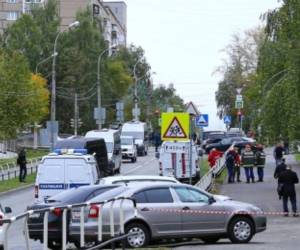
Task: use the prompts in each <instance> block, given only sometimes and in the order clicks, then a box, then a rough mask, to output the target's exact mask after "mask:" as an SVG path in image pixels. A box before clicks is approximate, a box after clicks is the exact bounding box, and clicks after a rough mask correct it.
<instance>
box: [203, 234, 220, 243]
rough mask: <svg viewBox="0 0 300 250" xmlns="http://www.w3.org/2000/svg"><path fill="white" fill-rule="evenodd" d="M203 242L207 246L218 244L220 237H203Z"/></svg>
mask: <svg viewBox="0 0 300 250" xmlns="http://www.w3.org/2000/svg"><path fill="white" fill-rule="evenodd" d="M200 239H201V240H202V241H204V243H206V244H214V243H216V242H217V241H218V240H219V239H220V237H217V236H207V237H201V238H200Z"/></svg>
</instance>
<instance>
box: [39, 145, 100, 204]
mask: <svg viewBox="0 0 300 250" xmlns="http://www.w3.org/2000/svg"><path fill="white" fill-rule="evenodd" d="M83 151H84V150H83ZM83 151H80V150H67V152H66V153H61V152H59V150H56V152H55V153H51V154H49V155H47V156H44V157H43V159H42V161H41V163H40V164H39V167H38V172H37V176H36V181H35V198H36V201H37V202H42V201H45V200H46V199H47V198H48V197H50V196H53V195H55V194H57V193H59V192H61V191H64V190H66V189H70V188H76V187H79V186H84V185H92V184H96V183H98V181H99V178H100V175H99V172H98V170H97V163H96V160H95V157H94V156H92V155H88V154H86V152H83Z"/></svg>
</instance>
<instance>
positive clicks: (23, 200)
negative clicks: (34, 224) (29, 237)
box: [0, 148, 158, 250]
mask: <svg viewBox="0 0 300 250" xmlns="http://www.w3.org/2000/svg"><path fill="white" fill-rule="evenodd" d="M121 174H122V175H145V174H146V175H158V163H157V160H156V158H155V157H154V151H153V149H152V148H151V149H150V150H149V153H148V155H147V156H143V157H138V159H137V162H135V163H131V162H130V161H123V163H122V166H121ZM0 202H1V204H2V206H3V207H4V206H10V207H11V208H12V210H13V214H14V215H16V214H19V213H22V212H24V211H25V210H26V207H27V206H28V205H31V204H32V203H33V202H34V189H33V188H28V189H26V190H22V191H19V192H16V193H13V194H9V195H3V196H0ZM23 226H24V221H23V220H22V221H19V222H16V223H14V224H13V225H12V226H11V228H10V229H9V249H10V250H23V249H25V240H24V236H23ZM30 243H31V247H32V250H40V249H42V245H41V244H40V243H39V242H36V241H31V242H30Z"/></svg>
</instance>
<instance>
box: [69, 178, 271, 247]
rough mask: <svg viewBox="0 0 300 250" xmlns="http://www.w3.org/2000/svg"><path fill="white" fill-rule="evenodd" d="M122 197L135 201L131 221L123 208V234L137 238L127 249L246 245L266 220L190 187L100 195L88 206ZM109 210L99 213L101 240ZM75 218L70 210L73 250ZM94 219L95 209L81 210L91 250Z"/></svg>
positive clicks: (254, 210)
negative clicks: (191, 242) (181, 242)
mask: <svg viewBox="0 0 300 250" xmlns="http://www.w3.org/2000/svg"><path fill="white" fill-rule="evenodd" d="M124 196H126V197H131V198H134V199H135V200H136V202H137V207H138V213H137V215H135V213H134V210H133V206H132V203H131V202H130V201H125V202H124V203H123V204H124V219H125V220H124V221H125V233H132V232H135V233H137V235H134V236H128V237H127V240H126V242H127V244H128V245H129V246H130V247H144V246H146V245H148V244H149V242H150V241H151V240H155V239H161V238H162V239H167V238H171V239H177V238H179V239H181V238H201V239H202V240H203V241H205V242H209V243H213V242H217V241H218V240H219V239H221V238H229V239H230V240H231V242H233V243H247V242H249V241H250V240H251V239H252V237H253V235H255V234H256V233H259V232H262V231H264V230H265V229H266V223H267V220H266V216H264V215H261V214H260V213H261V212H262V210H261V209H259V208H258V207H256V206H254V205H251V204H248V203H243V202H238V201H234V200H231V199H226V198H224V197H223V198H222V197H214V196H213V195H212V194H209V193H207V192H205V191H202V190H200V189H198V188H195V187H194V186H190V185H184V184H173V183H157V184H152V185H149V183H147V184H143V185H142V184H140V185H136V184H135V185H128V186H123V187H119V188H116V189H114V190H111V191H108V192H106V193H104V194H103V195H99V196H97V197H95V198H94V199H92V200H90V202H100V201H103V200H107V199H110V198H113V197H124ZM119 202H120V201H116V204H115V209H114V216H115V217H114V218H115V221H116V223H115V232H116V233H117V234H118V231H119V225H118V223H117V222H118V221H119V209H118V208H119ZM110 208H111V205H110V204H106V205H104V206H103V207H102V209H101V213H102V216H103V217H102V218H103V228H102V233H103V235H102V236H103V239H106V238H109V235H110V226H109V225H110V224H109V211H110ZM97 211H98V212H97ZM78 212H79V210H77V211H76V210H75V209H74V210H72V219H71V224H70V239H71V241H72V242H75V243H76V244H77V245H78V244H79V240H80V216H79V214H80V213H78ZM210 213H211V214H210ZM212 213H213V214H212ZM245 213H247V214H245ZM98 216H99V208H98V206H92V207H90V208H87V209H85V224H84V225H85V229H84V231H85V239H86V241H87V242H88V243H89V244H90V245H92V244H93V243H94V244H95V243H96V242H97V232H98V224H97V221H98Z"/></svg>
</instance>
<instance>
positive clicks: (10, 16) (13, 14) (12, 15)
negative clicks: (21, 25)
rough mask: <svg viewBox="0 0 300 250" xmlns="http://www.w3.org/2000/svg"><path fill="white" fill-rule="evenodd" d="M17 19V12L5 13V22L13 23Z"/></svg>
mask: <svg viewBox="0 0 300 250" xmlns="http://www.w3.org/2000/svg"><path fill="white" fill-rule="evenodd" d="M17 19H18V12H17V11H10V12H7V20H10V21H14V20H17Z"/></svg>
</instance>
